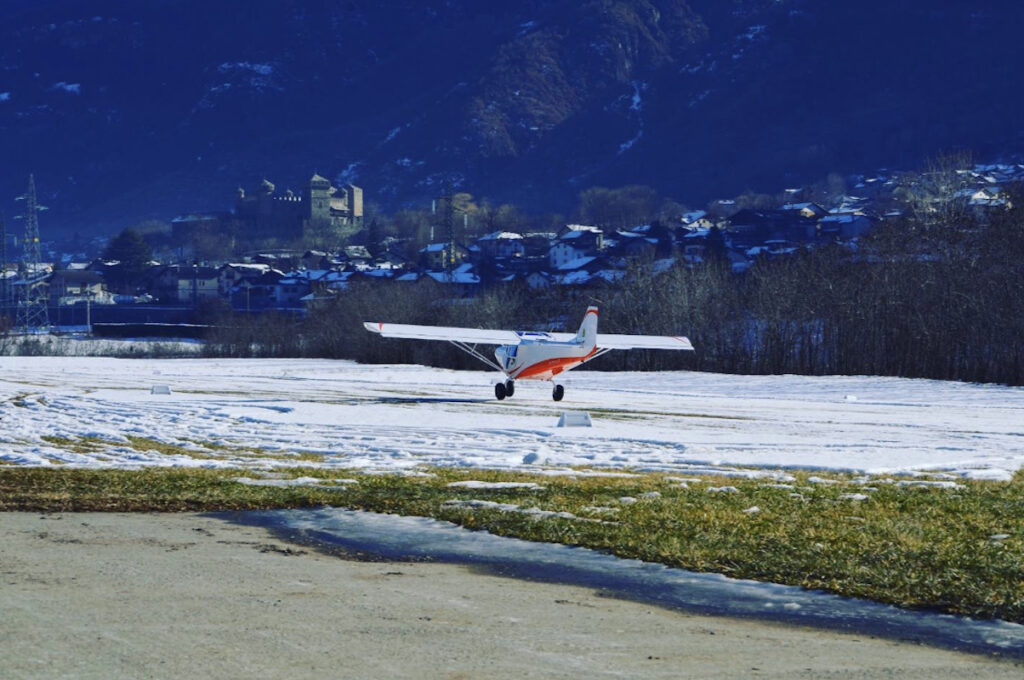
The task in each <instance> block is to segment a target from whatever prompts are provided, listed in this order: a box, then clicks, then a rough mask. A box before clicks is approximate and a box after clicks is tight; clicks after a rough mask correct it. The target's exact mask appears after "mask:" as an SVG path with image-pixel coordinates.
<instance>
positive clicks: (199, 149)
mask: <svg viewBox="0 0 1024 680" xmlns="http://www.w3.org/2000/svg"><path fill="white" fill-rule="evenodd" d="M942 4H943V5H947V4H949V3H942ZM491 5H492V3H476V2H472V1H471V0H436V1H431V0H415V1H414V0H386V1H377V2H368V1H362V0H305V1H300V0H280V1H279V2H276V3H243V2H238V1H234V0H231V1H229V0H219V1H218V0H213V1H211V0H154V1H152V2H146V3H138V2H131V1H129V0H92V1H90V2H87V3H86V2H80V1H75V2H72V1H70V0H38V1H35V2H22V1H21V0H9V1H8V2H6V3H4V5H3V7H2V8H0V157H3V158H4V162H3V163H2V164H0V192H2V191H6V192H7V193H8V194H10V195H11V196H13V195H16V194H17V193H20V188H21V185H22V184H23V183H24V177H25V175H27V174H28V173H29V172H35V173H36V175H37V179H38V184H39V187H40V191H41V192H42V193H43V194H45V195H46V199H45V200H44V202H48V203H49V204H50V205H51V207H52V208H53V213H52V214H51V215H49V216H48V217H47V220H46V221H48V222H49V223H50V224H49V225H47V226H49V227H50V228H51V229H54V230H61V229H64V230H69V231H70V230H72V229H78V230H81V231H83V232H101V233H109V232H111V231H114V230H115V229H118V228H120V227H122V226H125V225H126V224H130V223H131V222H133V221H137V220H139V219H142V218H145V217H150V216H152V217H162V218H167V217H169V216H173V215H174V214H175V213H178V212H185V211H189V210H205V209H226V208H228V207H230V204H231V198H232V196H233V190H234V188H235V187H236V186H238V185H239V184H243V185H250V184H252V183H253V182H254V181H255V180H258V179H260V178H261V177H262V176H268V177H270V178H271V179H273V180H274V181H275V182H276V183H277V184H278V186H280V187H282V188H285V187H287V186H288V185H289V184H291V185H292V186H293V188H298V184H299V182H300V181H302V180H303V179H305V178H306V177H308V176H309V175H311V174H312V173H313V172H314V171H317V172H319V173H320V174H327V175H330V176H332V177H334V178H335V179H336V180H338V181H354V182H356V183H358V184H361V185H362V186H364V187H365V188H366V191H367V198H368V200H371V201H376V202H379V203H382V204H384V205H385V206H387V207H394V206H397V205H400V204H402V203H406V202H413V201H421V200H428V199H429V198H430V197H431V196H433V195H435V194H436V193H437V192H438V184H439V182H440V179H441V177H443V176H446V175H449V176H455V177H456V179H457V181H458V182H459V183H460V184H461V186H462V187H463V188H465V189H466V190H468V191H470V192H472V193H474V194H476V195H480V196H488V197H490V198H491V199H492V200H499V201H504V200H512V201H517V202H522V203H523V204H526V205H530V206H533V207H535V208H537V209H555V210H563V211H564V210H568V209H569V208H570V207H571V205H572V203H573V200H574V198H575V196H576V194H577V193H578V192H579V190H581V189H583V188H586V187H588V186H591V185H595V184H601V185H606V186H607V185H620V184H626V183H644V184H650V185H652V186H655V187H656V188H657V189H659V190H660V191H661V192H663V193H664V194H666V195H670V196H673V197H674V198H676V199H677V200H681V201H684V202H687V203H689V204H691V205H700V204H702V203H704V202H705V201H707V200H709V199H710V198H712V197H716V196H722V195H729V194H734V193H738V192H739V191H742V190H744V189H746V188H753V189H761V190H775V189H778V188H779V187H781V186H782V185H783V184H790V183H796V184H798V183H801V182H805V181H810V180H814V179H817V178H819V177H821V176H823V175H824V174H825V173H827V172H829V171H841V172H842V171H852V170H857V169H869V168H872V167H876V166H879V165H901V166H913V165H916V164H918V163H920V162H921V160H922V159H924V158H926V157H927V156H929V155H933V154H935V153H937V152H940V151H945V150H950V149H954V148H961V147H968V148H974V149H975V150H976V151H978V152H979V153H980V154H993V153H999V152H1002V151H1017V150H1019V145H1020V143H1021V135H1020V128H1019V119H1020V109H1021V103H1022V101H1021V100H1022V95H1021V94H1020V92H1019V88H1016V87H1015V85H1014V83H1015V77H1016V70H1017V68H1018V66H1019V65H1020V64H1021V63H1024V59H1022V58H1021V57H1022V56H1024V54H1022V53H1024V48H1022V47H1021V46H1020V45H1021V44H1022V43H1021V42H1020V41H1019V39H1018V36H1016V35H1015V30H1016V28H1015V27H1016V26H1019V25H1021V24H1022V21H1021V20H1022V19H1024V9H1022V8H1021V7H1020V6H1019V4H1018V3H1013V2H1009V1H1003V0H994V2H991V3H985V6H984V7H982V8H980V9H979V7H977V6H968V5H967V4H964V5H963V6H960V4H959V3H955V5H956V6H949V7H946V6H943V7H939V6H937V5H936V3H918V2H893V1H891V0H890V1H888V2H882V1H881V0H866V1H865V2H856V3H853V2H846V1H843V2H829V3H820V2H812V1H811V0H731V1H727V2H722V1H721V0H689V2H684V1H682V0H589V1H585V2H568V1H563V0H521V1H520V2H516V3H500V5H507V6H498V7H493V6H491ZM2 187H7V188H6V189H3V188H2ZM4 203H6V199H4ZM11 209H13V208H10V207H9V208H8V210H11Z"/></svg>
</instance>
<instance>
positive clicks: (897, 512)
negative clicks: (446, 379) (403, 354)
mask: <svg viewBox="0 0 1024 680" xmlns="http://www.w3.org/2000/svg"><path fill="white" fill-rule="evenodd" d="M148 445H149V444H148V443H147V446H148ZM430 472H431V473H432V474H431V475H430V476H424V477H406V476H400V475H363V474H359V473H351V472H347V471H346V472H342V471H334V470H324V469H308V468H307V469H290V470H289V471H288V472H287V473H285V474H287V475H289V476H293V477H300V476H307V477H316V478H322V479H332V478H337V477H342V476H344V477H355V478H356V479H358V480H359V481H358V483H357V484H351V485H348V486H346V487H344V488H338V489H320V488H312V487H304V486H296V487H283V488H278V487H263V486H248V485H244V484H240V483H237V482H235V481H234V480H235V478H236V477H238V476H240V475H243V474H246V473H245V472H242V471H239V470H233V471H215V470H182V469H170V470H168V469H145V470H137V471H126V470H103V471H93V470H75V469H61V470H53V469H40V468H20V467H5V468H3V469H0V510H37V511H75V510H111V511H114V510H116V511H132V510H139V511H154V510H156V511H176V510H193V511H202V510H243V509H263V508H285V507H307V506H317V505H332V506H338V507H349V508H357V509H365V510H373V511H377V512H391V513H398V514H405V515H419V516H428V517H435V518H439V519H444V520H448V521H451V522H455V523H458V524H461V525H462V526H465V527H467V528H470V529H486V530H487V531H490V532H492V533H495V534H499V535H505V536H516V537H520V538H524V539H527V540H533V541H550V542H559V543H566V544H570V545H581V546H587V547H590V548H594V549H597V550H603V551H607V552H610V553H613V554H616V555H620V556H622V557H629V558H637V559H643V560H648V561H652V562H660V563H663V564H667V565H670V566H676V567H681V568H686V569H691V570H696V571H710V572H717V573H722V574H726V575H729V576H733V577H737V578H749V579H756V580H762V581H772V582H776V583H786V584H791V585H798V586H803V587H807V588H817V589H822V590H827V591H830V592H834V593H838V594H841V595H847V596H853V597H864V598H869V599H873V600H877V601H881V602H887V603H891V604H895V605H899V606H902V607H910V608H927V609H935V610H941V611H946V612H951V613H956V614H964V615H969V616H975V617H998V618H1002V619H1007V620H1011V621H1018V622H1024V474H1018V475H1017V476H1016V477H1015V478H1014V480H1013V481H1011V482H1005V483H995V482H972V481H964V482H961V484H962V487H961V488H956V489H943V488H915V487H900V486H897V485H896V484H893V483H891V480H883V479H877V478H874V479H863V478H854V477H852V476H849V475H846V476H844V475H830V477H831V478H834V479H836V480H838V483H837V484H831V485H826V484H812V483H810V481H809V479H808V475H806V474H803V473H798V474H796V475H795V476H796V477H797V479H796V481H794V482H792V487H793V488H776V487H772V486H770V485H769V484H768V483H767V482H765V481H762V480H737V479H733V478H723V477H711V476H701V479H702V482H701V483H692V484H689V485H688V486H683V485H680V484H679V483H678V482H674V481H672V480H671V479H670V475H664V474H655V473H645V474H637V475H634V476H630V477H621V476H616V477H612V476H587V475H584V474H582V472H583V471H581V474H580V475H578V476H573V475H568V476H558V477H551V476H544V475H533V474H525V473H517V472H508V471H494V470H464V469H437V470H431V471H430ZM250 474H251V473H250ZM467 480H479V481H484V482H532V483H534V484H536V485H538V486H539V487H540V488H537V489H523V488H508V489H473V488H464V487H449V486H448V484H450V483H452V482H460V481H467ZM723 486H731V487H735V488H736V490H737V491H736V492H735V493H728V492H721V493H711V492H709V491H708V488H709V487H723ZM865 487H870V488H872V489H874V490H866V489H865ZM856 493H860V494H864V495H866V496H867V498H866V499H865V500H856V499H855V498H851V497H849V496H848V494H856ZM627 497H628V498H632V499H635V500H634V501H633V502H630V501H628V500H623V499H625V498H627ZM480 499H483V500H488V501H495V502H497V503H503V504H513V505H517V506H519V507H520V508H523V509H528V508H536V509H538V510H542V511H550V512H563V513H571V515H573V516H574V517H573V518H558V517H544V518H538V517H537V516H536V515H530V514H526V513H522V512H509V511H503V510H498V509H494V508H488V507H469V506H465V505H462V506H460V505H457V504H455V505H453V504H446V503H445V501H451V500H480ZM754 507H756V508H758V511H757V512H752V511H750V510H751V508H754ZM605 509H611V510H605ZM595 520H597V521H595Z"/></svg>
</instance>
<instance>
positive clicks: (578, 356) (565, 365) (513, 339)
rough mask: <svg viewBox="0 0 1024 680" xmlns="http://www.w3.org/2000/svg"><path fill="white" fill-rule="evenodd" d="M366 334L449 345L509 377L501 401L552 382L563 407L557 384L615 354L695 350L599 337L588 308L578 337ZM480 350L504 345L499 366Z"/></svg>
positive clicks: (444, 331)
mask: <svg viewBox="0 0 1024 680" xmlns="http://www.w3.org/2000/svg"><path fill="white" fill-rule="evenodd" d="M363 326H365V327H366V330H368V331H372V332H374V333H379V334H380V335H382V336H384V337H385V338H409V339H414V340H444V341H447V342H450V343H452V344H453V345H455V346H456V347H458V348H459V349H461V350H462V351H464V352H466V353H468V354H469V355H471V356H473V357H475V358H477V359H479V360H480V361H482V362H484V363H485V364H487V365H488V366H490V367H491V368H494V369H497V370H499V371H501V372H502V373H504V374H505V380H503V381H500V382H498V383H496V384H495V385H494V396H495V397H497V398H498V399H499V400H501V399H504V398H505V397H511V396H512V395H513V394H515V390H516V384H515V381H516V380H550V381H552V382H554V388H553V390H552V392H551V397H552V398H553V399H554V400H555V401H561V400H562V397H563V396H565V387H564V386H563V385H562V384H560V383H558V382H555V378H556V376H558V375H559V374H561V373H565V372H566V371H568V370H571V369H573V368H576V367H577V366H579V365H580V364H583V363H586V362H588V361H590V360H591V359H596V358H597V357H599V356H601V355H602V354H605V353H607V352H610V351H611V350H613V349H670V350H692V349H693V345H692V344H690V341H689V340H688V339H687V338H684V337H682V336H679V337H674V336H666V335H612V334H608V333H598V332H597V307H588V308H587V313H586V314H584V315H583V323H582V324H580V329H579V331H578V332H577V333H576V334H575V335H573V334H572V333H543V332H536V331H501V330H485V329H479V328H454V327H450V326H414V325H410V324H400V323H374V322H371V321H367V322H365V323H364V324H363ZM477 345H499V347H498V349H496V350H495V351H494V358H495V361H491V359H490V358H488V357H487V356H486V355H484V354H482V353H480V352H479V351H478V350H477V349H476V346H477Z"/></svg>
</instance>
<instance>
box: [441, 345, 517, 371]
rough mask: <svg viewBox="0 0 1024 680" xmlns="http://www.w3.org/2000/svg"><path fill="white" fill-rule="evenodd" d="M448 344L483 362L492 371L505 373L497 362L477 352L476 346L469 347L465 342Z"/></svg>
mask: <svg viewBox="0 0 1024 680" xmlns="http://www.w3.org/2000/svg"><path fill="white" fill-rule="evenodd" d="M448 342H450V343H452V344H453V345H455V346H456V347H458V348H459V349H461V350H462V351H463V352H465V353H466V354H468V355H469V356H471V357H473V358H474V359H479V360H480V361H482V362H484V363H485V364H487V365H488V366H490V367H491V368H493V369H494V370H496V371H501V372H502V373H504V372H505V371H504V369H502V367H501V366H499V365H498V362H496V361H494V360H493V359H491V358H489V357H487V356H485V355H483V354H481V353H480V352H479V351H477V349H476V345H470V344H467V343H465V342H462V341H461V340H449V341H448Z"/></svg>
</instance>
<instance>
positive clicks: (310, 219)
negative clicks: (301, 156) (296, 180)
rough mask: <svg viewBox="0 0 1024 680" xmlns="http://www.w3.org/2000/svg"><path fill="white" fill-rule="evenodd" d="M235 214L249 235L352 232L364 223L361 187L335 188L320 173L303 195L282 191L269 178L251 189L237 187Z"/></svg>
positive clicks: (271, 235)
mask: <svg viewBox="0 0 1024 680" xmlns="http://www.w3.org/2000/svg"><path fill="white" fill-rule="evenodd" d="M235 217H236V218H237V219H238V220H240V221H241V222H242V224H243V225H244V228H245V230H246V232H247V233H246V235H247V236H249V237H250V238H265V237H278V238H301V237H302V236H305V235H307V234H309V233H311V232H320V233H322V232H324V231H336V232H338V233H354V232H355V231H357V230H358V229H359V228H360V227H361V226H362V222H363V190H362V189H361V188H359V187H357V186H355V185H353V184H347V185H345V186H344V187H341V188H340V189H339V188H335V187H333V186H331V182H330V180H328V179H327V178H326V177H321V176H320V175H313V176H312V177H310V178H309V182H308V183H307V185H306V187H305V189H304V190H303V192H302V194H301V195H299V194H296V193H294V192H293V191H291V190H290V189H289V190H288V191H285V192H284V193H283V194H278V193H277V187H275V186H274V184H273V182H271V181H269V180H266V179H265V180H263V181H262V182H260V184H259V185H258V186H257V187H256V188H254V189H253V190H252V191H250V192H248V193H247V192H246V191H245V189H242V188H239V189H238V195H237V197H236V199H235Z"/></svg>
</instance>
